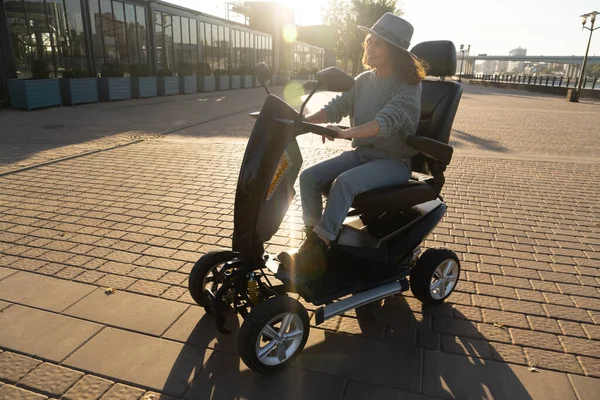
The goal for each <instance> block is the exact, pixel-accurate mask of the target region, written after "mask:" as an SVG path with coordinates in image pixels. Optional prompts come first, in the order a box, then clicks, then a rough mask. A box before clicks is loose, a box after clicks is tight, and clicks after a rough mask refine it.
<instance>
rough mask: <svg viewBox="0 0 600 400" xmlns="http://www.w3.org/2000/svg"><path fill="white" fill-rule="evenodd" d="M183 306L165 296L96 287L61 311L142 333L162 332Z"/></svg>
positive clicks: (180, 313)
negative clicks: (158, 297)
mask: <svg viewBox="0 0 600 400" xmlns="http://www.w3.org/2000/svg"><path fill="white" fill-rule="evenodd" d="M186 308H187V306H186V305H184V304H180V303H175V302H172V301H168V300H162V299H155V298H151V297H147V296H142V295H138V294H133V293H126V292H123V291H120V290H118V291H116V292H115V293H114V294H112V295H106V294H105V293H104V290H102V289H96V290H95V291H94V292H93V293H91V294H90V295H89V296H87V297H86V298H85V299H83V300H81V301H80V302H79V303H77V304H75V305H74V306H72V307H70V308H68V309H67V310H65V312H64V313H65V314H66V315H71V316H74V317H78V318H83V319H87V320H90V321H96V322H100V323H103V324H108V325H112V326H116V327H120V328H125V329H130V330H134V331H137V332H141V333H149V334H152V335H161V334H162V333H163V332H164V331H165V330H166V329H167V328H168V327H169V326H171V324H172V323H173V322H174V321H175V320H176V319H177V318H178V317H179V316H180V315H182V314H183V312H184V311H185V310H186Z"/></svg>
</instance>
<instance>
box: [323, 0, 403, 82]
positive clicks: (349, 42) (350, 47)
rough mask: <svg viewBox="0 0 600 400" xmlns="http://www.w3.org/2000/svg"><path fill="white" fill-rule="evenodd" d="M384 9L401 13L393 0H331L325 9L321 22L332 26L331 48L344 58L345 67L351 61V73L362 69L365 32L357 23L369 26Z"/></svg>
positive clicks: (340, 57)
mask: <svg viewBox="0 0 600 400" xmlns="http://www.w3.org/2000/svg"><path fill="white" fill-rule="evenodd" d="M386 12H391V13H394V14H396V15H398V16H400V15H402V11H401V10H400V9H399V8H397V4H396V1H395V0H331V1H330V2H329V7H328V8H327V9H326V10H325V13H324V18H323V19H324V21H325V23H326V24H328V25H330V26H333V27H335V29H336V37H335V45H334V51H335V52H336V56H337V58H338V59H339V60H344V69H345V70H346V71H347V70H348V63H349V62H351V63H352V75H353V76H355V75H356V74H358V72H359V68H361V69H362V63H361V61H362V55H363V48H362V43H363V41H364V38H365V33H364V32H363V31H361V30H359V29H358V25H363V26H366V27H371V26H373V24H374V23H375V22H377V20H378V19H379V18H381V16H382V15H383V14H385V13H386Z"/></svg>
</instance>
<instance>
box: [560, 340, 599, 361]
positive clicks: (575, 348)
mask: <svg viewBox="0 0 600 400" xmlns="http://www.w3.org/2000/svg"><path fill="white" fill-rule="evenodd" d="M558 338H559V339H560V341H561V343H562V344H563V346H564V347H565V349H566V350H567V353H570V354H580V355H584V356H590V357H596V358H600V343H599V342H596V341H593V340H588V339H579V338H574V337H569V336H559V337H558Z"/></svg>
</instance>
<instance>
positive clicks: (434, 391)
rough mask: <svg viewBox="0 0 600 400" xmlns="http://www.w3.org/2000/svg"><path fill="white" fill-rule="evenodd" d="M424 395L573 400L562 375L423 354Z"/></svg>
mask: <svg viewBox="0 0 600 400" xmlns="http://www.w3.org/2000/svg"><path fill="white" fill-rule="evenodd" d="M424 363H425V365H424V372H423V393H424V394H426V395H431V396H437V397H441V398H459V399H466V398H474V399H475V398H491V397H492V396H493V397H494V398H498V399H531V398H532V394H534V393H535V397H536V398H540V399H572V400H574V399H576V397H575V393H574V392H573V390H572V389H571V385H570V384H569V381H568V379H567V376H566V375H565V374H560V373H557V372H551V371H543V370H540V372H539V373H537V374H532V373H531V372H529V370H528V369H527V367H523V366H518V365H510V364H505V363H502V362H495V361H490V360H484V359H479V358H471V357H464V356H459V355H454V354H447V353H440V352H435V351H429V350H426V351H425V361H424Z"/></svg>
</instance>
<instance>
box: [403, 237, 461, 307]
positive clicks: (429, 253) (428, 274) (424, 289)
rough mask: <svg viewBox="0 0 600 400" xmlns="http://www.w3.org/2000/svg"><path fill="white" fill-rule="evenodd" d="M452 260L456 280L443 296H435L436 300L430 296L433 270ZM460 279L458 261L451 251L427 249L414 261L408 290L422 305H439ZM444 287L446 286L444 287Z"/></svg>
mask: <svg viewBox="0 0 600 400" xmlns="http://www.w3.org/2000/svg"><path fill="white" fill-rule="evenodd" d="M448 260H452V261H454V262H455V263H456V266H457V269H458V272H457V274H456V280H455V282H454V285H452V288H451V289H450V290H448V291H447V292H446V293H444V294H443V296H440V295H441V293H440V294H436V296H437V297H441V298H436V297H434V296H433V294H432V290H431V284H432V279H433V278H434V273H435V270H436V269H437V268H438V267H439V266H440V264H442V263H444V262H446V261H448ZM459 279H460V261H458V257H457V256H456V254H455V253H454V252H453V251H452V250H448V249H444V248H437V249H427V250H425V252H423V253H422V254H421V255H420V256H419V258H418V259H417V260H416V262H415V265H414V267H413V268H412V270H411V272H410V289H411V291H412V293H413V295H414V296H415V297H416V298H417V299H419V300H421V302H423V303H424V304H440V303H443V302H444V300H446V299H447V298H448V296H450V295H451V294H452V292H453V291H454V289H455V288H456V286H457V285H458V282H459ZM445 287H446V286H445Z"/></svg>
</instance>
